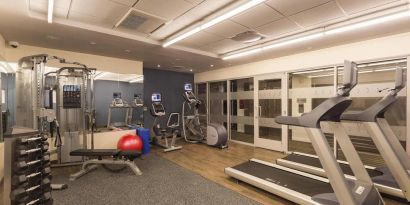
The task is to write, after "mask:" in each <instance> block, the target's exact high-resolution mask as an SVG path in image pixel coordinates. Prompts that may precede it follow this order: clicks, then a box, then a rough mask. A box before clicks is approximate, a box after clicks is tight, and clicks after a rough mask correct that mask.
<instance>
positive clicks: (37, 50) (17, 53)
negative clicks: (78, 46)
mask: <svg viewBox="0 0 410 205" xmlns="http://www.w3.org/2000/svg"><path fill="white" fill-rule="evenodd" d="M36 54H49V55H54V56H58V57H62V58H65V59H67V60H68V61H77V62H80V63H83V64H85V65H87V66H88V67H90V68H97V70H101V71H111V72H115V73H123V74H141V75H142V74H143V73H142V62H141V61H132V60H126V59H119V58H111V57H106V56H99V55H91V54H85V53H79V52H71V51H64V50H57V49H49V48H42V47H35V46H27V45H20V46H19V47H18V48H10V47H7V48H6V55H5V58H6V60H7V61H9V62H17V61H18V60H19V59H20V58H22V57H24V56H29V55H36ZM48 65H50V66H54V67H61V64H59V63H58V62H57V61H50V62H49V64H48Z"/></svg>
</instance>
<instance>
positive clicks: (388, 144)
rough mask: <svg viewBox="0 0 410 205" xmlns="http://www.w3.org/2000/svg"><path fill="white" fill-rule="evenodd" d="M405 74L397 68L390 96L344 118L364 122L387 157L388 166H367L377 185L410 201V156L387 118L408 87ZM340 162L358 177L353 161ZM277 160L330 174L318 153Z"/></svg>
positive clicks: (286, 165) (320, 173)
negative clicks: (388, 112)
mask: <svg viewBox="0 0 410 205" xmlns="http://www.w3.org/2000/svg"><path fill="white" fill-rule="evenodd" d="M405 76H406V75H405V73H404V70H403V69H401V68H399V69H397V70H396V76H395V78H396V79H395V87H394V88H393V89H391V90H390V91H389V93H388V95H387V96H385V97H384V98H383V99H381V100H379V101H378V102H377V103H375V104H374V105H373V106H371V107H369V108H367V109H366V110H364V111H361V112H346V113H345V114H342V116H341V120H347V121H355V122H357V123H363V124H364V125H365V127H366V129H367V130H368V132H369V134H370V137H371V138H372V139H373V141H374V142H375V145H376V147H377V149H378V150H379V152H380V154H381V155H382V157H383V158H384V160H385V162H386V166H383V167H372V166H365V168H366V170H367V172H368V173H369V175H370V177H371V178H372V180H373V182H374V185H375V186H376V187H377V189H378V190H379V191H380V192H381V193H385V194H389V195H392V196H396V197H400V198H404V199H407V201H409V202H410V157H408V156H407V154H406V152H405V150H404V149H403V147H402V146H401V144H400V142H399V140H398V138H397V137H396V136H395V135H394V133H393V131H392V130H391V128H390V126H389V125H388V123H387V121H386V119H385V118H384V113H385V112H386V111H387V110H388V108H389V107H390V106H391V105H392V104H393V103H394V102H395V101H396V100H397V93H398V92H399V91H400V90H401V89H403V88H404V86H405ZM338 162H339V166H340V167H341V168H342V171H343V172H344V174H345V176H346V177H347V178H349V179H355V178H354V176H353V173H352V170H351V168H350V165H349V163H347V162H346V161H341V160H338ZM276 163H277V164H280V165H282V166H285V167H289V168H293V169H296V170H300V171H303V172H307V173H310V174H315V175H318V176H322V177H326V176H327V174H326V172H325V170H324V169H323V167H322V165H321V164H320V160H319V158H318V157H317V156H315V155H310V154H305V153H300V152H293V153H291V154H290V155H288V156H286V157H284V158H282V159H277V160H276Z"/></svg>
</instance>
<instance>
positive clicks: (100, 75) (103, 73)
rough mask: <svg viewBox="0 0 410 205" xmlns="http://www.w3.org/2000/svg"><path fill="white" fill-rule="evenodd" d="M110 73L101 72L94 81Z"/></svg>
mask: <svg viewBox="0 0 410 205" xmlns="http://www.w3.org/2000/svg"><path fill="white" fill-rule="evenodd" d="M109 74H110V72H101V73H99V74H97V75H96V76H95V77H94V80H100V79H102V78H104V77H106V76H108V75H109Z"/></svg>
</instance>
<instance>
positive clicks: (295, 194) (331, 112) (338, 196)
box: [225, 61, 384, 205]
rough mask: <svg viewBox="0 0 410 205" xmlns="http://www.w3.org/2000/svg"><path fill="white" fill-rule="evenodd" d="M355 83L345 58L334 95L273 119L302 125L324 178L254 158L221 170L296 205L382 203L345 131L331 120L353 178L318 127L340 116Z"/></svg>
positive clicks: (353, 68) (350, 64) (352, 68)
mask: <svg viewBox="0 0 410 205" xmlns="http://www.w3.org/2000/svg"><path fill="white" fill-rule="evenodd" d="M356 84H357V66H356V64H355V63H353V62H349V61H345V69H344V83H343V86H342V87H341V88H340V89H339V90H338V95H337V96H335V97H332V98H330V99H327V100H326V101H324V102H323V103H322V104H320V105H319V106H317V107H316V108H315V109H313V110H312V111H311V112H310V113H306V114H304V115H302V116H301V117H288V116H279V117H277V118H276V119H275V121H276V122H277V123H279V124H287V125H293V126H301V127H305V129H306V131H307V132H308V133H309V138H310V140H311V141H312V144H313V146H314V149H315V151H316V153H317V154H318V155H319V159H320V162H321V164H322V165H323V167H324V168H325V170H326V171H327V173H328V175H329V176H328V179H326V178H323V177H320V176H316V175H312V174H308V173H304V172H301V171H298V170H295V169H291V168H287V167H284V166H280V165H276V164H271V163H267V162H264V161H261V160H257V159H251V160H249V161H248V162H245V163H242V164H239V165H237V166H234V167H228V168H225V173H226V174H227V175H229V176H231V177H234V178H236V179H238V180H241V181H244V182H246V183H249V184H251V185H254V186H256V187H258V188H261V189H263V190H266V191H268V192H270V193H273V194H275V195H278V196H280V197H283V198H285V199H288V200H290V201H292V202H295V203H298V204H332V205H333V204H343V205H359V204H372V205H380V204H384V202H383V199H382V198H381V196H380V194H379V192H378V191H377V189H376V188H375V187H374V185H373V183H372V181H371V179H370V177H369V175H368V174H367V172H366V170H365V169H364V165H363V164H362V162H361V161H360V158H359V156H358V154H357V152H356V151H355V149H354V147H353V144H352V142H351V141H350V138H349V137H348V136H347V134H346V133H344V134H343V131H344V130H343V128H342V127H341V126H338V125H337V124H336V123H334V126H333V128H334V129H337V130H339V131H342V132H341V133H342V134H340V135H338V136H336V137H337V138H338V140H340V141H342V142H343V143H341V144H340V146H341V148H342V150H343V152H344V153H345V155H346V157H347V159H348V161H349V162H350V164H351V165H352V166H351V167H352V170H353V173H354V175H355V177H356V178H357V180H350V179H347V178H345V177H344V174H343V172H342V170H341V168H340V167H339V165H338V163H337V161H336V159H335V157H334V155H333V153H332V151H331V149H330V147H329V144H328V143H327V140H326V138H325V136H324V133H323V132H322V131H321V129H320V122H321V121H333V122H335V121H339V120H340V115H341V114H342V113H343V112H344V111H345V110H346V109H347V108H348V107H349V106H350V104H351V102H352V100H351V99H350V98H349V97H348V95H349V92H350V90H351V89H352V88H353V87H354V86H355V85H356Z"/></svg>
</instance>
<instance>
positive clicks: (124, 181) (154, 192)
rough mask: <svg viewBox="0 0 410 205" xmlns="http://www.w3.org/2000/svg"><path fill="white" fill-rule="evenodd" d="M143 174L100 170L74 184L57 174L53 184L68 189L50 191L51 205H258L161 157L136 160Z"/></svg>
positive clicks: (153, 156)
mask: <svg viewBox="0 0 410 205" xmlns="http://www.w3.org/2000/svg"><path fill="white" fill-rule="evenodd" d="M137 164H138V166H139V168H140V169H141V171H142V172H143V175H141V176H135V175H133V174H132V172H131V171H130V170H129V169H126V170H124V171H122V172H120V173H111V172H108V171H107V170H105V169H103V168H102V167H100V168H98V169H97V170H95V171H94V172H92V173H89V174H87V175H85V176H83V177H81V178H79V179H78V180H76V181H74V182H70V181H69V180H68V175H67V174H62V173H61V171H59V172H58V173H59V174H58V175H55V176H54V177H53V183H67V184H68V186H69V187H68V189H66V190H63V191H54V192H53V198H54V202H55V203H54V204H57V205H58V204H64V205H65V204H73V205H79V204H98V205H105V204H107V205H108V204H115V205H122V204H180V205H183V204H208V205H209V204H215V205H216V204H217V205H221V204H258V203H257V202H255V201H253V200H251V199H248V198H246V197H244V196H242V195H240V194H239V193H236V192H234V191H232V190H229V189H227V188H224V187H222V186H220V185H218V184H216V183H214V182H212V181H210V180H207V179H205V178H203V177H201V176H200V175H198V174H196V173H194V172H191V171H189V170H187V169H185V168H183V167H180V166H178V165H176V164H174V163H172V162H170V161H168V160H166V159H164V158H161V157H158V156H155V155H150V156H148V157H146V158H145V159H144V160H137Z"/></svg>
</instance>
